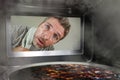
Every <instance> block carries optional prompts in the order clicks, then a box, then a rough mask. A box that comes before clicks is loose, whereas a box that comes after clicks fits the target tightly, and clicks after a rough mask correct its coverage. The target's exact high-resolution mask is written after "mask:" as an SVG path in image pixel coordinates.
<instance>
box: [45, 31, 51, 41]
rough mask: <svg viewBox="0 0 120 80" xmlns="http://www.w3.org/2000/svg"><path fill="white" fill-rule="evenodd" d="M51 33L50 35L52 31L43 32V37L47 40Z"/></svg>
mask: <svg viewBox="0 0 120 80" xmlns="http://www.w3.org/2000/svg"><path fill="white" fill-rule="evenodd" d="M51 35H52V33H50V32H45V33H44V34H43V38H44V39H45V40H49V39H50V38H51Z"/></svg>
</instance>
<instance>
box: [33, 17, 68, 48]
mask: <svg viewBox="0 0 120 80" xmlns="http://www.w3.org/2000/svg"><path fill="white" fill-rule="evenodd" d="M69 29H70V24H69V21H68V19H67V18H64V17H49V18H46V20H45V21H43V22H42V23H41V24H40V25H39V26H38V29H37V31H36V32H35V35H34V39H33V44H34V45H35V46H36V47H38V48H42V47H47V46H50V45H53V44H55V43H57V42H59V41H60V40H62V39H63V38H64V37H65V36H66V35H67V34H68V32H69Z"/></svg>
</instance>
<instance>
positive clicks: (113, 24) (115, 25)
mask: <svg viewBox="0 0 120 80" xmlns="http://www.w3.org/2000/svg"><path fill="white" fill-rule="evenodd" d="M119 7H120V0H102V1H101V2H100V3H99V4H97V5H96V6H95V7H94V9H93V10H92V12H93V15H92V22H93V26H94V30H91V31H92V32H93V43H92V44H93V45H94V54H95V55H94V59H93V61H94V62H97V63H102V64H108V65H113V66H116V67H120V54H119V53H120V9H119ZM90 40H91V39H90V38H89V39H88V40H86V43H87V45H88V46H89V45H91V43H89V41H90ZM89 48H91V47H89Z"/></svg>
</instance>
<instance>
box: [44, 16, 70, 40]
mask: <svg viewBox="0 0 120 80" xmlns="http://www.w3.org/2000/svg"><path fill="white" fill-rule="evenodd" d="M52 17H53V18H55V19H57V20H58V21H59V23H60V24H61V25H62V27H63V28H64V30H65V31H64V37H66V35H67V34H68V32H69V30H70V27H71V25H70V23H69V20H68V18H67V17H61V16H52ZM52 17H48V18H47V19H49V18H52ZM47 19H46V20H47ZM64 37H63V38H64ZM63 38H61V40H62V39H63Z"/></svg>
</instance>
